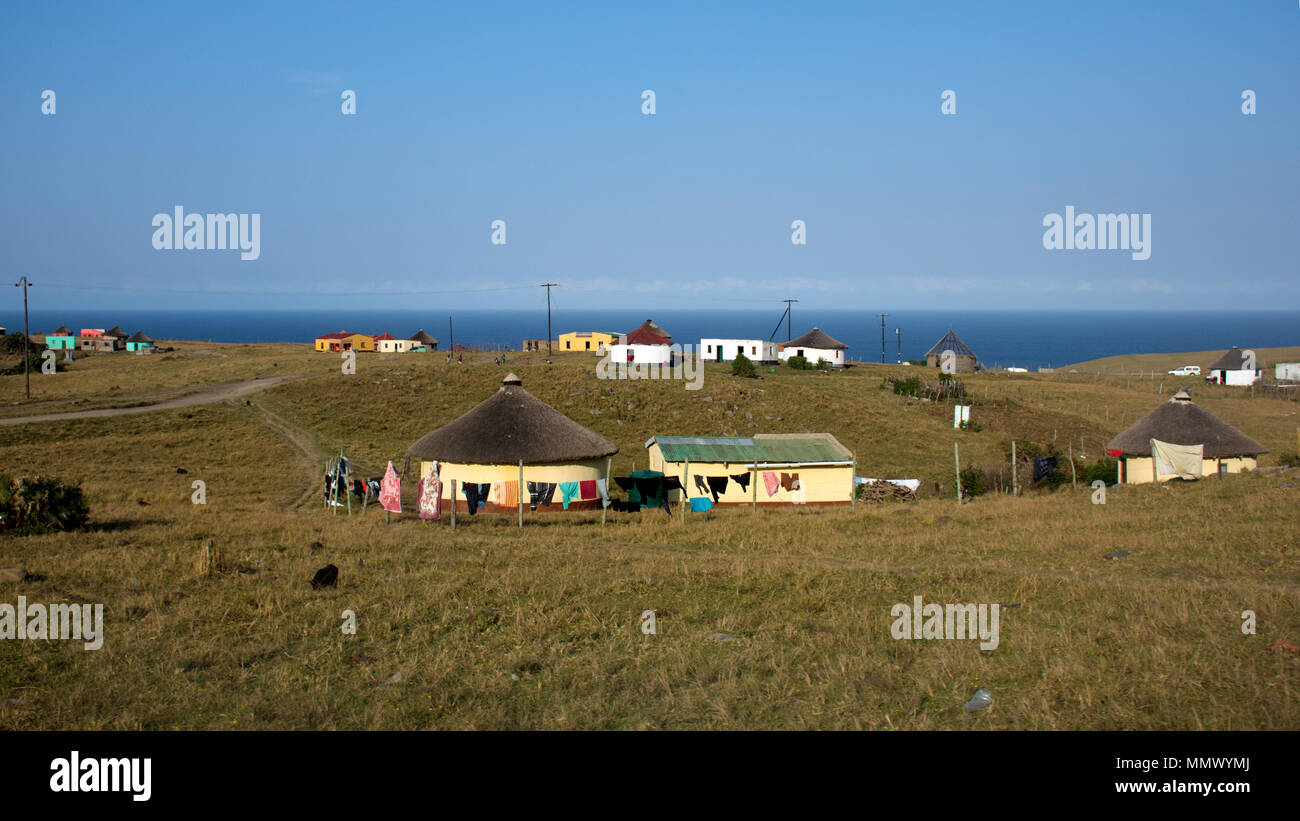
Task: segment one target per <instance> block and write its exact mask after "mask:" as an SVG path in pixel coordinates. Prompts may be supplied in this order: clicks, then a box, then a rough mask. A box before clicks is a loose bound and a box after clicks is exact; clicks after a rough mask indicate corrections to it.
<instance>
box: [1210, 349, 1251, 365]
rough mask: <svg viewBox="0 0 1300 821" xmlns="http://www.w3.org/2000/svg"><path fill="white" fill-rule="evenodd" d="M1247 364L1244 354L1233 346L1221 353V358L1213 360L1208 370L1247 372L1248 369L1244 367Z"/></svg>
mask: <svg viewBox="0 0 1300 821" xmlns="http://www.w3.org/2000/svg"><path fill="white" fill-rule="evenodd" d="M1247 364H1248V360H1247V359H1246V355H1245V353H1244V352H1243V351H1242V350H1241V349H1240V348H1238V347H1237V346H1236V345H1233V346H1232V347H1231V348H1229V349H1228V350H1226V351H1224V352H1223V356H1221V357H1219V358H1218V359H1216V360H1214V364H1213V365H1211V366H1210V367H1209V370H1212V371H1248V370H1250V368H1247V367H1246V365H1247Z"/></svg>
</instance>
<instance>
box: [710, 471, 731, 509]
mask: <svg viewBox="0 0 1300 821" xmlns="http://www.w3.org/2000/svg"><path fill="white" fill-rule="evenodd" d="M726 491H727V477H726V476H710V477H709V492H710V493H712V494H713V503H714V504H715V505H716V504H717V503H718V494H719V493H725V492H726Z"/></svg>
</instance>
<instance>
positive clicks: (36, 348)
mask: <svg viewBox="0 0 1300 821" xmlns="http://www.w3.org/2000/svg"><path fill="white" fill-rule="evenodd" d="M43 353H45V343H44V342H37V341H36V340H35V339H31V340H30V341H29V343H28V346H27V354H28V358H27V369H28V373H40V372H41V354H43ZM0 355H3V356H4V357H5V358H8V357H11V356H14V357H17V358H18V361H17V362H16V363H15V364H13V365H10V366H9V367H7V368H4V369H2V370H0V375H8V376H12V375H15V374H20V373H22V372H23V335H22V334H21V333H12V334H5V335H4V336H0ZM66 367H67V366H66V365H64V363H63V359H62V358H59V359H56V360H55V368H56V369H58V370H63V369H64V368H66Z"/></svg>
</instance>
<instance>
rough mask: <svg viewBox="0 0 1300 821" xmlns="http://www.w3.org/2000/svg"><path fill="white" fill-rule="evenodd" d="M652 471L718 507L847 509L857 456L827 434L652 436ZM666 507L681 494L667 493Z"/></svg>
mask: <svg viewBox="0 0 1300 821" xmlns="http://www.w3.org/2000/svg"><path fill="white" fill-rule="evenodd" d="M645 446H646V449H647V451H648V452H649V456H650V469H651V470H657V471H660V472H662V473H663V474H664V475H665V476H675V477H677V479H678V480H679V481H680V482H681V483H682V486H683V487H684V488H686V494H687V496H688V497H701V496H708V497H710V498H712V497H714V496H716V499H714V501H715V502H716V503H717V504H720V505H733V504H734V505H754V504H757V505H767V506H771V505H790V504H796V505H798V504H806V505H847V504H849V503H850V502H851V500H852V498H853V491H854V487H853V481H854V480H853V471H854V465H855V464H856V457H855V456H854V454H853V451H851V450H849V449H848V448H846V447H844V445H841V444H840V443H839V440H837V439H836V438H835V437H834V436H831V435H830V434H829V433H758V434H755V435H754V436H653V437H651V438H650V440H649V441H647V442H646V443H645ZM668 499H669V501H670V502H676V501H680V499H681V496H680V491H676V490H672V491H669V495H668Z"/></svg>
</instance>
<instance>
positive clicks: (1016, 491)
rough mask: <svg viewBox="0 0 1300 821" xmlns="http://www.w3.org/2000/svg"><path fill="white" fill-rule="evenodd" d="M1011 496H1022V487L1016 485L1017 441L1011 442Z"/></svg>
mask: <svg viewBox="0 0 1300 821" xmlns="http://www.w3.org/2000/svg"><path fill="white" fill-rule="evenodd" d="M1011 495H1012V496H1019V495H1020V485H1019V484H1017V483H1016V440H1015V439H1012V440H1011Z"/></svg>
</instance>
